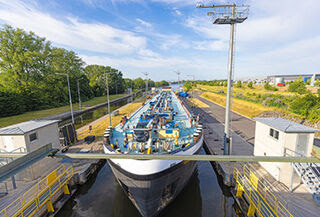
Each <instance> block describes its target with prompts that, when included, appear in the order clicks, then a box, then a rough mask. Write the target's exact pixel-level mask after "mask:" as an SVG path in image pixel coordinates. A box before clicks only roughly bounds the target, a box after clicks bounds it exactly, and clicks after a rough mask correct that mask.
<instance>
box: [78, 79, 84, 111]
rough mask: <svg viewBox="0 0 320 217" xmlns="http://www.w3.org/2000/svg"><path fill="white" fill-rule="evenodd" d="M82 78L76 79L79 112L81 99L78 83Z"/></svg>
mask: <svg viewBox="0 0 320 217" xmlns="http://www.w3.org/2000/svg"><path fill="white" fill-rule="evenodd" d="M82 79H83V78H80V79H77V87H78V97H79V110H81V108H82V107H81V97H80V85H79V81H80V80H82Z"/></svg>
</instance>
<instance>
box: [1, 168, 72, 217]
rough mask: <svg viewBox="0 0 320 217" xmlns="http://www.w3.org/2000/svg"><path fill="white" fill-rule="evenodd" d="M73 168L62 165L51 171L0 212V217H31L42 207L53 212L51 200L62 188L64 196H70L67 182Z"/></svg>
mask: <svg viewBox="0 0 320 217" xmlns="http://www.w3.org/2000/svg"><path fill="white" fill-rule="evenodd" d="M73 174H74V173H73V167H72V166H70V167H68V168H66V166H65V165H64V164H62V165H60V166H59V167H58V168H57V169H55V170H53V171H52V172H51V173H50V174H49V175H47V176H46V177H45V178H43V179H41V180H40V181H39V182H37V183H36V184H35V185H34V186H33V187H31V188H30V189H29V190H28V191H26V192H25V193H24V194H23V195H21V196H20V197H18V198H17V199H16V200H14V201H13V202H12V203H10V204H9V205H8V206H7V207H6V208H4V209H3V210H1V211H0V217H17V216H19V217H20V216H21V217H27V216H33V215H34V214H35V213H36V212H37V211H38V210H39V209H40V208H42V207H43V206H44V205H46V206H47V210H48V211H49V212H53V211H54V209H53V205H52V201H51V198H52V197H53V196H54V195H55V194H56V193H57V192H58V191H59V190H60V189H61V188H63V192H64V194H70V192H69V188H68V185H67V183H68V181H69V180H70V179H71V177H72V176H73Z"/></svg>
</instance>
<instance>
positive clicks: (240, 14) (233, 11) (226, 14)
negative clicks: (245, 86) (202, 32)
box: [196, 3, 249, 155]
mask: <svg viewBox="0 0 320 217" xmlns="http://www.w3.org/2000/svg"><path fill="white" fill-rule="evenodd" d="M196 7H197V8H213V11H211V12H208V16H212V22H213V24H230V25H231V28H230V47H229V62H228V86H227V103H226V117H225V125H224V126H225V128H224V151H223V153H224V154H225V155H230V154H231V153H232V145H231V144H230V107H231V106H230V105H231V103H230V101H231V82H232V81H231V80H232V73H233V70H234V63H233V59H234V42H235V37H234V35H235V24H237V23H242V22H244V21H245V20H246V19H247V18H248V14H249V6H246V5H242V6H237V5H236V4H235V3H233V4H224V5H204V4H202V3H198V4H197V5H196Z"/></svg>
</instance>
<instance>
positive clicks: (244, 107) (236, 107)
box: [200, 92, 276, 118]
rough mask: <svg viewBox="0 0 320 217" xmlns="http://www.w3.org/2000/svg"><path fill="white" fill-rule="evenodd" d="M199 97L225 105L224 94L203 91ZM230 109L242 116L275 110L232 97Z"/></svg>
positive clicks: (251, 115)
mask: <svg viewBox="0 0 320 217" xmlns="http://www.w3.org/2000/svg"><path fill="white" fill-rule="evenodd" d="M200 97H202V98H205V99H207V100H210V101H212V102H214V103H216V104H219V105H221V106H223V107H225V106H226V96H224V95H220V94H216V93H211V92H204V93H202V94H201V95H200ZM232 110H233V111H235V112H238V113H240V114H242V115H244V116H247V117H250V118H252V117H256V116H258V115H259V114H261V113H263V112H265V111H274V110H276V109H275V108H271V107H265V106H263V105H260V104H256V103H253V102H248V101H245V100H241V99H235V98H233V99H232Z"/></svg>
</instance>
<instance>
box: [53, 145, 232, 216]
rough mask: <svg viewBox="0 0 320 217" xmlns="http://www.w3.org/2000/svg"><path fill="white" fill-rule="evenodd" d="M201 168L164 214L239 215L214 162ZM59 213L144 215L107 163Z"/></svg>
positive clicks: (201, 165) (202, 165) (198, 164)
mask: <svg viewBox="0 0 320 217" xmlns="http://www.w3.org/2000/svg"><path fill="white" fill-rule="evenodd" d="M201 153H202V154H204V152H203V151H202V152H201ZM197 168H198V169H197V172H196V173H195V174H194V175H193V176H192V178H191V179H190V182H189V183H188V185H187V186H186V187H185V189H183V191H182V192H181V193H180V194H179V196H178V197H177V198H176V199H175V200H174V201H173V202H172V203H171V204H170V205H169V206H168V207H167V208H166V209H165V210H164V211H163V212H162V213H161V217H169V216H174V217H180V216H181V217H182V216H183V217H200V216H204V217H207V216H223V217H233V216H236V214H235V209H234V207H233V206H234V200H233V198H232V197H231V196H230V194H229V193H228V188H225V187H223V190H222V189H221V188H220V185H219V182H220V180H218V179H217V176H216V174H215V172H214V171H213V169H212V166H211V165H210V163H208V162H198V163H197ZM57 216H58V217H64V216H90V217H91V216H92V217H100V216H101V217H102V216H103V217H105V216H107V217H111V216H112V217H138V216H140V214H139V212H138V210H137V209H136V208H135V206H134V205H133V204H132V203H131V201H130V200H129V199H128V198H127V196H126V194H125V193H124V192H123V190H122V189H121V187H120V185H119V184H118V182H117V181H116V180H115V178H114V176H113V174H112V171H111V169H110V167H109V165H108V164H105V165H104V166H103V167H102V169H101V170H100V171H99V173H98V174H96V175H95V176H94V177H92V178H91V179H90V180H89V181H88V183H86V184H84V185H82V186H81V187H80V188H79V191H78V192H77V193H76V195H75V196H74V197H73V198H72V199H70V200H69V201H68V203H67V204H66V205H65V206H64V207H63V208H62V209H61V211H60V212H59V213H58V215H57Z"/></svg>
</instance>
